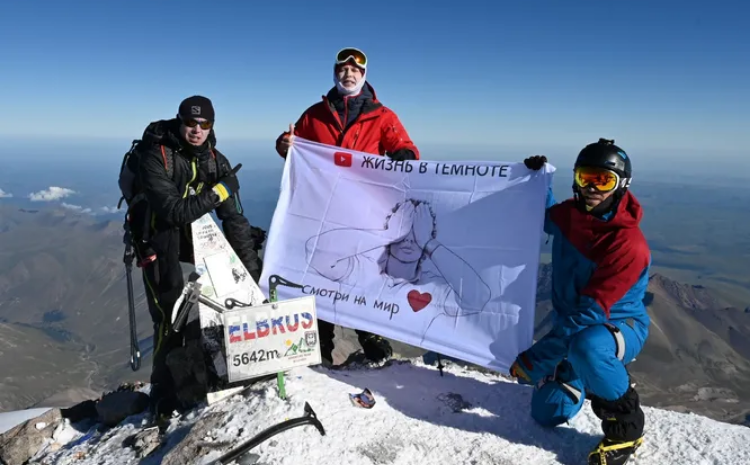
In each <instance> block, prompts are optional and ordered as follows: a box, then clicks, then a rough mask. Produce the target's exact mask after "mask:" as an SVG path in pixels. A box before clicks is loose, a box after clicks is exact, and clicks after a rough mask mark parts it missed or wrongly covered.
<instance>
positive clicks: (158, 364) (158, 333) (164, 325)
mask: <svg viewBox="0 0 750 465" xmlns="http://www.w3.org/2000/svg"><path fill="white" fill-rule="evenodd" d="M165 262H166V261H165V260H158V259H157V260H156V261H153V262H151V263H148V264H146V265H144V267H143V268H142V271H143V273H142V274H143V285H144V286H145V291H146V302H147V304H148V310H149V313H150V315H151V321H152V323H153V327H154V341H153V345H154V348H153V360H152V368H151V385H152V396H154V397H159V396H161V395H163V393H171V392H174V383H173V381H172V376H171V374H170V372H169V368H168V367H167V362H166V361H167V355H168V354H169V352H170V351H171V350H172V349H174V348H176V347H180V346H182V345H183V342H184V341H183V335H182V334H183V333H176V334H175V333H172V331H171V321H172V309H173V307H174V304H175V302H177V299H178V298H179V297H180V295H181V294H182V289H183V287H184V279H183V276H182V268H181V267H180V263H179V262H176V263H172V264H170V263H165Z"/></svg>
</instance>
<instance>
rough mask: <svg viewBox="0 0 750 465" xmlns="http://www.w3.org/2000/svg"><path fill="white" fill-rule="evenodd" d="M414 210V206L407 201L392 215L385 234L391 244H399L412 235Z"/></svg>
mask: <svg viewBox="0 0 750 465" xmlns="http://www.w3.org/2000/svg"><path fill="white" fill-rule="evenodd" d="M414 210H415V209H414V204H413V203H411V201H409V200H407V201H406V202H404V203H403V204H401V206H400V207H399V208H398V210H396V212H394V213H393V215H391V218H390V219H389V220H388V224H387V225H386V232H385V234H384V236H385V237H386V238H387V239H388V241H389V242H398V241H400V240H402V239H404V238H405V237H406V236H408V235H409V234H411V231H412V226H413V225H414Z"/></svg>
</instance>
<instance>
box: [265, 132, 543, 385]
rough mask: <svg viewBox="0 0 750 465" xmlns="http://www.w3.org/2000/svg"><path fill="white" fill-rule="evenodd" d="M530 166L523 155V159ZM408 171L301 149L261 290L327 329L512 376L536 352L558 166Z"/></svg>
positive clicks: (348, 154) (384, 161)
mask: <svg viewBox="0 0 750 465" xmlns="http://www.w3.org/2000/svg"><path fill="white" fill-rule="evenodd" d="M519 158H521V156H520V157H519ZM546 166H547V167H546V168H545V169H544V170H541V171H538V172H537V171H532V170H529V169H528V168H526V167H525V166H524V164H523V163H522V162H512V163H503V162H484V161H481V162H469V161H457V162H438V161H408V162H394V161H393V160H391V159H389V158H387V157H382V156H378V155H371V154H366V153H362V152H354V151H350V150H342V149H340V148H337V147H332V146H327V145H322V144H317V143H314V142H310V141H307V140H304V139H301V138H299V137H297V138H295V142H294V145H293V147H292V148H291V150H290V152H289V155H288V157H287V160H286V166H285V167H284V174H283V177H282V182H281V194H280V197H279V201H278V205H277V207H276V211H275V213H274V217H273V221H272V223H271V228H270V231H269V235H268V241H267V244H266V251H265V263H264V267H263V277H262V278H261V281H260V285H261V287H263V288H264V290H267V289H268V284H267V282H268V278H269V276H272V275H279V276H280V277H281V278H283V279H285V280H286V281H289V282H291V283H294V284H296V285H297V287H295V286H289V285H287V286H279V287H278V296H279V299H285V298H294V297H299V296H302V295H315V296H316V308H317V312H318V317H319V318H320V319H321V320H324V321H329V322H332V323H335V324H339V325H341V326H344V327H347V328H354V329H362V330H366V331H370V332H373V333H376V334H379V335H382V336H384V337H388V338H392V339H395V340H398V341H401V342H404V343H406V344H410V345H415V346H419V347H422V348H424V349H428V350H434V351H436V352H438V353H441V354H445V355H448V356H451V357H455V358H458V359H462V360H465V361H468V362H471V363H475V364H478V365H481V366H484V367H487V368H490V369H495V370H498V371H502V372H507V370H508V369H509V367H510V364H512V362H513V360H514V359H515V357H516V355H517V354H518V353H519V352H521V351H522V350H525V349H526V348H528V347H529V346H530V345H531V343H532V338H533V329H534V305H535V293H536V284H537V271H538V264H539V250H540V245H541V234H542V228H543V221H544V206H545V196H546V192H547V188H548V185H550V184H551V181H552V174H553V173H554V167H551V166H549V164H547V165H546Z"/></svg>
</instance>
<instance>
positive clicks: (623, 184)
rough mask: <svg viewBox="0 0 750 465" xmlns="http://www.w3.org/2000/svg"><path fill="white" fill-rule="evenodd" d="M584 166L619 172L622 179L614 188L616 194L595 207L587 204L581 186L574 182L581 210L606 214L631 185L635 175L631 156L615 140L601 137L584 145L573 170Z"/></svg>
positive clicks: (577, 201) (574, 190)
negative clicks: (590, 207) (591, 207)
mask: <svg viewBox="0 0 750 465" xmlns="http://www.w3.org/2000/svg"><path fill="white" fill-rule="evenodd" d="M582 167H590V168H600V169H606V170H610V171H613V172H615V173H617V176H618V177H619V178H620V179H619V182H618V184H617V186H616V187H615V188H614V195H612V196H611V197H609V198H608V199H607V200H606V201H604V202H602V203H600V204H599V205H598V206H597V207H595V208H593V209H589V208H588V207H587V206H586V203H585V201H584V200H583V198H582V197H581V195H580V188H579V187H578V186H577V185H576V183H575V181H574V182H573V194H574V196H575V202H576V205H577V207H578V208H579V209H580V210H581V211H584V212H589V213H593V214H604V213H606V212H608V211H610V210H611V209H612V208H613V207H614V206H615V205H616V204H617V203H618V202H619V201H620V199H621V198H622V197H623V196H624V195H625V191H627V189H628V186H630V181H631V179H632V176H633V169H632V166H631V164H630V157H629V156H628V154H627V153H625V151H624V150H623V149H621V148H620V147H618V146H616V145H615V141H614V140H609V139H603V138H600V139H599V141H598V142H595V143H593V144H589V145H587V146H586V147H584V148H583V150H581V152H580V153H579V154H578V158H576V162H575V165H574V167H573V170H574V171H575V170H576V169H577V168H582Z"/></svg>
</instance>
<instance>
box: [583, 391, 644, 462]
mask: <svg viewBox="0 0 750 465" xmlns="http://www.w3.org/2000/svg"><path fill="white" fill-rule="evenodd" d="M591 408H592V410H593V411H594V414H595V415H596V416H597V417H599V418H600V419H601V420H602V431H603V432H604V439H602V441H601V442H600V443H599V444H598V445H597V446H596V448H594V450H592V451H591V452H590V453H589V460H588V463H589V465H623V464H625V463H627V461H628V460H629V459H630V456H631V455H633V454H634V453H635V451H636V450H637V449H638V447H640V445H641V444H642V443H643V427H644V424H645V417H644V413H643V410H642V409H641V405H640V399H639V397H638V393H637V392H636V390H635V389H633V388H632V387H630V388H628V390H627V391H626V392H625V394H623V396H622V397H620V398H619V399H617V400H615V401H607V400H604V399H601V398H598V397H596V396H592V400H591Z"/></svg>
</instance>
